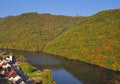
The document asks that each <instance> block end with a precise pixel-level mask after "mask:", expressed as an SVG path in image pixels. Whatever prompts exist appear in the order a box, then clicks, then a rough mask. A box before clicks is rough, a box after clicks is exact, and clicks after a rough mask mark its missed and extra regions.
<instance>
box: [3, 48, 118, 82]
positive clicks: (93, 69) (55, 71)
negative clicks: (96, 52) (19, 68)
mask: <svg viewBox="0 0 120 84" xmlns="http://www.w3.org/2000/svg"><path fill="white" fill-rule="evenodd" d="M4 51H6V52H8V53H10V52H12V53H13V55H14V54H19V55H24V57H25V58H26V59H27V61H28V62H29V63H31V64H32V65H34V66H36V67H37V68H38V69H40V70H41V71H43V70H44V69H51V70H52V75H53V79H54V80H55V81H56V82H57V84H120V72H115V71H112V70H108V69H105V68H102V67H98V66H95V65H91V64H87V63H84V62H78V61H73V60H68V59H65V58H61V57H58V56H54V55H50V54H45V53H30V52H23V51H16V50H4Z"/></svg>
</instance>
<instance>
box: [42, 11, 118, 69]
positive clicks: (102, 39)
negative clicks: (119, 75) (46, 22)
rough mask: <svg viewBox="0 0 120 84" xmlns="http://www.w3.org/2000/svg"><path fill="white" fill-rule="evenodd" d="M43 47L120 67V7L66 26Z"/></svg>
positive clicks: (89, 60) (62, 54) (74, 56)
mask: <svg viewBox="0 0 120 84" xmlns="http://www.w3.org/2000/svg"><path fill="white" fill-rule="evenodd" d="M44 51H45V52H47V53H51V54H56V55H60V56H63V57H66V58H69V59H75V60H79V61H84V62H88V63H92V64H96V65H99V66H103V67H106V68H110V69H114V70H120V9H116V10H109V11H102V12H99V13H97V14H95V15H93V16H91V17H89V18H88V20H87V21H85V22H83V23H79V24H78V25H76V26H73V27H72V28H69V29H68V30H66V31H65V32H64V33H63V34H61V35H60V36H59V37H57V38H56V39H54V40H53V41H52V42H50V43H48V44H47V45H46V47H45V49H44Z"/></svg>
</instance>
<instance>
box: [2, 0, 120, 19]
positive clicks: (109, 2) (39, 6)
mask: <svg viewBox="0 0 120 84" xmlns="http://www.w3.org/2000/svg"><path fill="white" fill-rule="evenodd" d="M118 8H120V0H0V18H3V17H6V16H9V15H20V14H22V13H27V12H38V13H40V14H41V13H50V14H54V15H67V16H76V15H79V16H91V15H93V14H95V13H97V12H99V11H101V10H109V9H118Z"/></svg>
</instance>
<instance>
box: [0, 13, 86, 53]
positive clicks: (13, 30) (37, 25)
mask: <svg viewBox="0 0 120 84" xmlns="http://www.w3.org/2000/svg"><path fill="white" fill-rule="evenodd" d="M84 19H85V18H84V17H77V18H76V17H70V16H60V15H59V16H57V15H51V14H38V13H36V12H32V13H25V14H22V15H19V16H8V17H5V18H2V19H0V47H1V48H6V49H17V50H26V51H34V52H36V51H42V50H43V48H44V46H45V45H46V43H48V42H50V41H51V40H53V39H54V38H55V37H57V36H59V35H60V34H61V33H62V32H63V31H65V30H66V29H67V28H69V26H72V25H73V24H76V23H77V22H78V21H83V20H84Z"/></svg>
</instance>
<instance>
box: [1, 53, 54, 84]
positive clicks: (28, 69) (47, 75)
mask: <svg viewBox="0 0 120 84" xmlns="http://www.w3.org/2000/svg"><path fill="white" fill-rule="evenodd" d="M6 56H8V55H4V56H3V57H6ZM14 57H15V58H16V64H17V65H18V66H19V67H20V69H21V70H22V72H23V73H24V74H25V75H27V76H28V77H29V78H30V79H32V80H33V81H34V82H35V83H36V84H56V82H55V81H53V79H52V72H51V70H48V69H45V70H44V71H43V72H41V71H40V70H38V69H37V68H36V67H35V66H33V65H31V64H30V63H28V62H27V61H26V59H25V58H24V56H22V55H14Z"/></svg>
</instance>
